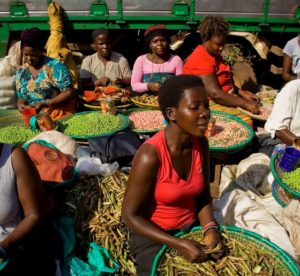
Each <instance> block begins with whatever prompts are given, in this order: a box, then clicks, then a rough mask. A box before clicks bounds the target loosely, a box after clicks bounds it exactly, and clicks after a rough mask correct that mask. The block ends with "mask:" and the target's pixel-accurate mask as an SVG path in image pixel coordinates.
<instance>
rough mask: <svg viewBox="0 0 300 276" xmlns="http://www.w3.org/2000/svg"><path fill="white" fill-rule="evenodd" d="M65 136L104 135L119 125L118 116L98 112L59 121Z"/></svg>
mask: <svg viewBox="0 0 300 276" xmlns="http://www.w3.org/2000/svg"><path fill="white" fill-rule="evenodd" d="M61 124H62V126H63V128H64V133H65V134H66V135H71V136H72V135H78V136H84V135H85V136H92V135H100V134H102V133H106V132H108V131H110V130H111V129H115V128H117V127H119V125H120V118H119V117H118V116H114V115H110V114H107V113H100V112H88V113H85V114H80V115H76V116H71V117H70V118H67V119H65V120H62V121H61Z"/></svg>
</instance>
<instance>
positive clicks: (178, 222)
mask: <svg viewBox="0 0 300 276" xmlns="http://www.w3.org/2000/svg"><path fill="white" fill-rule="evenodd" d="M191 139H192V164H191V170H190V173H189V177H188V180H187V181H186V180H183V179H181V178H180V177H179V175H178V174H177V172H176V170H175V169H174V168H173V166H172V161H171V156H170V153H169V149H168V147H167V143H166V139H165V131H164V130H162V131H159V132H158V133H156V134H155V135H154V136H153V137H151V138H150V139H148V140H147V141H146V142H145V143H146V144H151V145H152V146H154V147H155V149H156V151H157V154H158V156H159V160H160V167H159V170H158V173H157V179H156V186H155V191H154V202H153V206H151V207H152V208H150V210H151V214H150V219H151V221H153V222H154V223H155V224H157V225H158V226H160V227H161V228H163V229H165V230H170V229H179V228H181V227H182V226H184V225H186V224H188V223H190V222H192V221H193V220H194V219H195V218H196V202H195V197H196V196H198V195H199V194H200V193H201V192H202V190H203V187H204V178H203V171H202V168H203V167H202V152H201V149H200V145H199V140H198V138H197V137H192V138H191Z"/></svg>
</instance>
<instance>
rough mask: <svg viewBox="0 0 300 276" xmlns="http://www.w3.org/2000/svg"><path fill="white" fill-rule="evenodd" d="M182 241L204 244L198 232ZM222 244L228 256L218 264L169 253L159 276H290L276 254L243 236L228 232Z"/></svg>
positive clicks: (223, 235) (187, 235)
mask: <svg viewBox="0 0 300 276" xmlns="http://www.w3.org/2000/svg"><path fill="white" fill-rule="evenodd" d="M181 238H187V239H193V240H197V241H198V242H199V243H203V235H202V231H201V230H198V231H195V232H191V233H189V234H186V235H183V236H181ZM222 241H223V245H224V246H225V248H226V251H227V252H226V254H225V255H223V257H222V258H221V259H219V260H217V261H215V260H210V259H208V260H207V261H205V262H202V263H190V262H188V261H186V260H185V259H184V258H183V257H181V256H180V255H179V252H178V251H176V250H174V249H168V250H167V252H166V253H165V255H163V258H162V259H161V261H160V263H159V268H158V272H159V275H160V276H165V275H206V276H209V275H211V276H213V275H216V276H217V275H224V276H227V275H230V276H233V275H234V276H236V275H245V276H246V275H247V276H248V275H278V276H279V275H285V276H288V275H293V274H292V272H291V271H290V270H289V269H288V267H287V266H286V265H285V264H284V263H283V262H282V261H281V260H280V259H279V253H277V252H275V251H271V249H270V250H268V249H266V248H265V247H264V245H263V244H262V243H260V242H253V241H252V242H251V241H250V240H247V238H246V237H245V236H242V235H241V234H238V233H233V232H230V231H229V232H226V231H222ZM207 253H208V254H209V252H207ZM211 253H216V251H215V250H213V252H211Z"/></svg>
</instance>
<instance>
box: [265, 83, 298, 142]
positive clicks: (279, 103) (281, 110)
mask: <svg viewBox="0 0 300 276" xmlns="http://www.w3.org/2000/svg"><path fill="white" fill-rule="evenodd" d="M282 129H288V130H289V131H291V132H292V133H293V134H295V135H296V136H300V79H296V80H292V81H290V82H288V83H287V84H286V85H285V86H284V87H283V88H282V89H281V91H280V93H279V94H278V95H277V97H276V99H275V102H274V106H273V110H272V113H271V115H270V117H269V119H268V120H267V122H266V124H265V130H266V131H267V132H269V133H270V134H271V137H272V138H274V137H275V131H276V130H282Z"/></svg>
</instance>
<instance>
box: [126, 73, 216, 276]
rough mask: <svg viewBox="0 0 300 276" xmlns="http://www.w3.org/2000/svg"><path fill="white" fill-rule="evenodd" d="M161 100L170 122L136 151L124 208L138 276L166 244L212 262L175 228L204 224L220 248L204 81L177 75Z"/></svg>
mask: <svg viewBox="0 0 300 276" xmlns="http://www.w3.org/2000/svg"><path fill="white" fill-rule="evenodd" d="M158 101H159V106H160V110H161V111H162V113H163V115H164V117H165V119H166V120H167V121H168V123H169V124H168V125H167V126H166V128H165V129H164V130H161V131H159V132H158V133H156V134H155V135H154V136H152V137H151V138H150V139H148V140H147V141H146V142H145V143H144V144H143V145H142V146H141V147H140V148H139V150H138V151H137V153H136V155H135V157H134V160H133V165H132V169H131V172H130V176H129V181H128V185H127V187H126V191H125V195H124V200H123V207H122V216H123V218H124V220H125V223H126V224H127V225H128V227H129V228H130V229H131V230H132V237H131V252H132V254H133V256H134V257H135V259H136V262H137V274H138V275H139V276H141V275H147V276H148V275H150V271H151V267H152V264H153V260H154V258H155V255H156V254H157V253H158V251H159V250H160V248H161V246H162V245H163V244H166V245H168V246H170V247H173V248H175V249H176V250H178V251H179V252H180V253H181V254H182V255H183V256H184V257H185V258H186V259H187V260H189V261H191V262H200V261H202V260H204V259H206V258H207V255H206V253H205V252H204V251H203V248H202V247H201V246H200V244H199V243H198V242H196V241H193V240H188V239H179V238H176V237H174V236H173V235H172V234H174V232H175V231H176V230H184V231H188V230H189V229H191V227H192V226H194V225H197V224H199V222H200V224H201V225H202V227H203V229H204V236H205V237H204V241H205V244H206V246H207V248H209V249H211V248H215V247H216V246H217V245H221V244H220V237H219V232H218V229H217V224H216V222H215V220H214V218H213V214H212V206H211V196H210V191H209V151H208V141H207V138H206V137H205V136H204V134H205V131H206V128H207V125H208V121H209V118H210V110H209V107H208V100H207V94H206V90H205V89H204V87H203V83H202V81H201V79H200V78H198V77H195V76H189V75H188V76H184V75H181V76H176V77H172V78H170V79H168V80H166V81H165V82H164V83H163V84H162V86H161V88H160V90H159V92H158Z"/></svg>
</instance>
